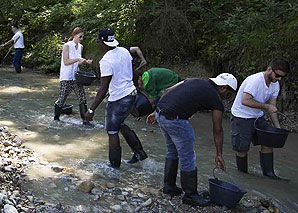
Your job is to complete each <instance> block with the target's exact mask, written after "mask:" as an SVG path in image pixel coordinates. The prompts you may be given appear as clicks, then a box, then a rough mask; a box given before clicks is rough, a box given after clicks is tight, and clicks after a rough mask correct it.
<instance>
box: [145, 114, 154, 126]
mask: <svg viewBox="0 0 298 213" xmlns="http://www.w3.org/2000/svg"><path fill="white" fill-rule="evenodd" d="M146 123H147V124H148V125H149V124H154V123H156V117H155V113H154V112H152V113H151V114H150V115H148V117H147V119H146Z"/></svg>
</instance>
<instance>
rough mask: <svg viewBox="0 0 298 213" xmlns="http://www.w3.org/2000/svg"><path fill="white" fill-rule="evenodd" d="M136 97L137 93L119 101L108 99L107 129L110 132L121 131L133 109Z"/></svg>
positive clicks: (116, 132)
mask: <svg viewBox="0 0 298 213" xmlns="http://www.w3.org/2000/svg"><path fill="white" fill-rule="evenodd" d="M135 98H136V96H135V95H127V96H125V97H124V98H121V99H119V100H117V101H108V103H107V106H106V119H105V130H106V131H107V133H108V134H111V135H112V134H118V133H119V131H120V127H121V125H122V124H123V123H124V120H125V119H126V118H127V117H128V116H129V114H130V113H131V111H132V108H133V105H134V103H135Z"/></svg>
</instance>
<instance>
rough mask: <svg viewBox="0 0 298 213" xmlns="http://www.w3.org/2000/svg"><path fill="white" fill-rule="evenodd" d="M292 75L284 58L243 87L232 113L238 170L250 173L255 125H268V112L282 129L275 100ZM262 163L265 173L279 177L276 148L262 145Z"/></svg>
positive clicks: (252, 77) (278, 59)
mask: <svg viewBox="0 0 298 213" xmlns="http://www.w3.org/2000/svg"><path fill="white" fill-rule="evenodd" d="M289 72H290V66H289V63H288V62H287V61H286V60H284V59H281V58H277V59H274V60H272V61H271V62H270V64H269V66H268V67H267V69H266V71H264V72H259V73H256V74H253V75H250V76H248V77H247V78H246V79H245V80H244V81H243V83H242V84H241V86H240V88H239V90H238V93H237V96H236V98H235V101H234V103H233V106H232V109H231V112H232V115H231V142H232V147H233V150H234V151H236V152H237V153H236V164H237V168H238V170H240V171H242V172H245V173H247V172H248V169H247V167H248V165H247V152H248V151H249V146H250V142H251V141H252V140H254V136H255V134H256V130H255V128H254V122H255V120H256V119H257V118H258V122H260V123H259V125H262V126H266V125H268V124H267V123H266V121H265V119H264V118H263V115H264V113H263V110H266V111H267V112H268V113H269V115H270V117H271V119H272V122H273V124H274V126H275V127H276V128H280V124H279V121H278V116H277V108H276V100H277V96H278V93H279V82H278V81H280V80H281V79H282V78H283V77H286V75H287V74H288V73H289ZM260 164H261V167H262V171H263V174H264V175H265V176H268V177H271V178H277V176H276V175H275V173H274V169H273V149H272V148H270V147H266V146H261V151H260Z"/></svg>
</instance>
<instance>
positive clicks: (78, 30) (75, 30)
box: [68, 27, 84, 41]
mask: <svg viewBox="0 0 298 213" xmlns="http://www.w3.org/2000/svg"><path fill="white" fill-rule="evenodd" d="M79 33H84V31H83V29H82V28H80V27H76V28H74V29H73V30H72V32H71V37H70V38H69V39H68V41H72V40H73V37H74V36H75V35H78V34H79Z"/></svg>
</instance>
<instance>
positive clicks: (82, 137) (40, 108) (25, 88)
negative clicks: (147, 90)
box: [0, 67, 298, 212]
mask: <svg viewBox="0 0 298 213" xmlns="http://www.w3.org/2000/svg"><path fill="white" fill-rule="evenodd" d="M0 72H1V81H0V106H1V107H0V118H1V119H0V125H1V126H3V125H6V126H8V127H9V129H10V130H11V131H13V132H14V133H17V134H18V135H19V136H20V137H21V138H22V139H23V140H24V141H25V145H26V146H27V147H29V148H31V149H33V150H35V151H36V152H37V153H38V154H39V155H40V156H42V157H43V158H44V159H45V160H46V161H47V162H49V163H50V165H54V166H55V165H59V166H62V167H67V168H71V169H72V170H74V171H76V174H77V175H78V176H80V177H81V178H86V177H90V176H91V175H92V174H93V173H95V174H98V176H99V177H98V181H99V182H101V183H103V184H104V183H107V182H111V181H112V182H113V181H115V182H116V181H117V180H118V181H119V179H121V180H127V181H128V182H132V183H131V185H132V186H133V182H134V181H144V180H147V181H148V180H149V182H150V185H151V186H156V187H157V188H160V187H162V182H163V165H164V153H165V143H164V140H163V137H162V135H161V133H160V131H159V128H158V126H157V125H153V126H147V125H146V124H145V120H144V119H141V120H137V119H135V118H134V117H132V116H130V117H129V118H128V119H127V124H128V125H129V126H130V127H131V128H133V129H134V130H135V132H136V133H137V135H138V136H139V138H140V140H141V141H142V143H143V147H144V149H145V151H146V152H147V154H148V156H149V158H148V159H146V160H145V161H143V162H141V163H137V164H136V165H127V164H126V163H125V162H124V161H122V165H121V168H120V170H114V169H112V168H110V167H109V166H108V160H107V159H108V143H107V135H106V133H105V131H104V129H103V123H104V107H105V103H102V104H101V105H100V107H99V108H98V109H97V110H96V116H95V119H94V120H95V121H93V124H94V125H95V128H92V129H89V128H85V127H83V126H82V125H81V120H80V116H79V112H78V104H77V101H76V97H75V95H74V94H72V95H70V97H69V98H68V100H67V104H73V105H74V107H73V111H74V112H73V114H72V115H63V116H62V117H61V120H62V122H61V123H59V124H54V123H53V122H52V119H53V105H54V102H55V100H56V98H57V95H58V85H59V81H58V78H57V77H53V76H48V75H43V74H40V73H39V72H34V71H32V70H25V71H24V72H23V73H21V74H16V73H15V72H14V70H13V69H12V68H10V67H2V68H1V69H0ZM96 84H97V85H98V82H95V84H94V86H90V87H86V88H85V89H86V92H87V98H88V105H90V103H91V101H92V97H94V96H95V94H96V90H97V88H98V86H97V85H96ZM190 122H191V124H192V125H193V127H194V129H195V133H196V141H195V151H196V153H197V167H198V174H199V185H200V186H202V187H203V188H206V189H208V178H211V177H212V169H213V168H214V157H215V147H214V142H213V135H212V122H211V114H210V113H199V114H196V115H195V116H194V117H193V118H192V119H191V120H190ZM223 127H224V131H225V139H224V151H223V156H224V159H225V162H226V166H227V171H228V174H224V173H221V172H217V173H216V175H217V176H218V177H219V178H220V179H222V180H226V181H228V182H231V183H234V184H236V185H238V186H240V187H241V188H244V189H246V190H247V191H248V193H250V194H253V195H257V196H260V197H266V198H272V199H273V200H274V201H276V204H277V205H278V207H279V208H280V209H281V210H282V211H283V212H297V211H298V192H297V190H298V179H297V174H298V167H297V153H298V146H297V140H298V136H297V134H290V135H289V137H288V139H287V142H286V145H285V147H284V148H282V149H276V150H275V153H274V154H275V159H274V160H275V161H274V162H275V171H276V173H277V174H278V175H280V176H282V177H285V178H288V179H290V182H286V181H274V180H270V179H268V178H265V177H264V176H263V175H262V173H261V169H260V165H259V153H258V152H259V147H251V150H250V152H249V174H242V173H240V172H238V171H237V170H236V169H235V154H234V152H233V151H232V150H231V145H230V137H229V131H230V127H229V119H228V118H226V119H224V120H223ZM121 144H122V159H129V158H130V156H131V151H130V149H129V148H128V146H127V144H126V143H125V142H124V140H123V138H121ZM49 168H50V167H47V166H44V167H43V166H42V165H39V166H33V167H31V168H30V169H29V171H28V175H29V178H30V179H31V180H33V181H31V182H30V184H27V185H26V187H27V188H28V189H29V190H32V191H34V193H35V194H37V195H39V196H41V197H42V198H43V199H45V200H47V201H49V202H51V201H52V202H55V200H59V201H60V202H61V203H65V204H69V205H80V204H82V203H84V204H86V203H89V204H91V205H92V202H93V201H92V200H90V199H89V198H88V196H84V193H80V192H78V191H77V190H71V189H69V190H68V189H67V190H66V189H65V184H64V182H65V181H66V182H67V179H63V178H62V179H61V178H60V179H59V178H57V177H58V175H57V173H55V172H54V171H52V170H51V169H49ZM93 177H94V175H93ZM53 182H54V183H55V184H56V185H57V187H52V188H51V187H48V186H49V185H50V184H51V183H53ZM63 187H64V188H63ZM102 205H107V204H106V203H102Z"/></svg>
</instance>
